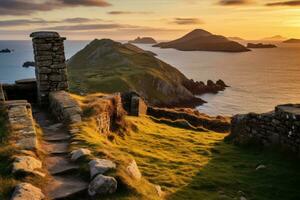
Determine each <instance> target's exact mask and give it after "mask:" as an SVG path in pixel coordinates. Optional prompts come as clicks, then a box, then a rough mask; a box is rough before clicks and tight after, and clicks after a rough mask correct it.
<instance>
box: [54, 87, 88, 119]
mask: <svg viewBox="0 0 300 200" xmlns="http://www.w3.org/2000/svg"><path fill="white" fill-rule="evenodd" d="M49 103H50V105H49V107H50V110H51V112H52V114H53V115H54V116H56V118H57V119H59V120H62V121H63V122H66V123H76V122H81V113H82V110H81V108H80V106H79V105H78V103H77V102H76V101H75V100H74V99H73V98H72V97H71V95H70V94H69V93H68V92H66V91H57V92H51V93H50V94H49Z"/></svg>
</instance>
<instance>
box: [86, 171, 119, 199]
mask: <svg viewBox="0 0 300 200" xmlns="http://www.w3.org/2000/svg"><path fill="white" fill-rule="evenodd" d="M117 187H118V183H117V181H116V179H115V178H114V177H110V176H104V175H101V174H99V175H97V176H96V177H95V178H94V179H93V181H92V182H91V183H90V185H89V188H88V193H89V195H90V196H95V195H96V194H112V193H114V192H115V191H116V190H117Z"/></svg>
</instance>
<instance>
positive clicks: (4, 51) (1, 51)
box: [0, 49, 12, 53]
mask: <svg viewBox="0 0 300 200" xmlns="http://www.w3.org/2000/svg"><path fill="white" fill-rule="evenodd" d="M11 52H12V51H11V50H10V49H2V50H0V53H11Z"/></svg>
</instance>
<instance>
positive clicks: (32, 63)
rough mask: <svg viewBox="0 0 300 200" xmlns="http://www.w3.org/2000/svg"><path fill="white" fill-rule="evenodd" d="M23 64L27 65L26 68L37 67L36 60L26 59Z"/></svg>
mask: <svg viewBox="0 0 300 200" xmlns="http://www.w3.org/2000/svg"><path fill="white" fill-rule="evenodd" d="M22 66H23V67H26V68H28V67H35V62H33V61H26V62H24V63H23V65H22Z"/></svg>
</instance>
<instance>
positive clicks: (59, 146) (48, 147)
mask: <svg viewBox="0 0 300 200" xmlns="http://www.w3.org/2000/svg"><path fill="white" fill-rule="evenodd" d="M68 147H69V143H68V142H43V150H44V151H45V152H47V153H49V154H67V153H68V152H69V148H68Z"/></svg>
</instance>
